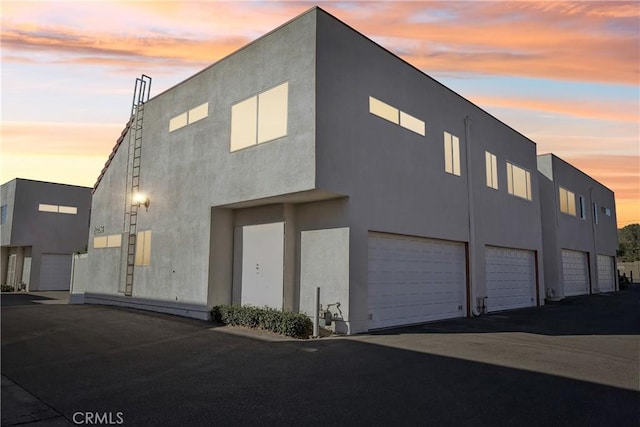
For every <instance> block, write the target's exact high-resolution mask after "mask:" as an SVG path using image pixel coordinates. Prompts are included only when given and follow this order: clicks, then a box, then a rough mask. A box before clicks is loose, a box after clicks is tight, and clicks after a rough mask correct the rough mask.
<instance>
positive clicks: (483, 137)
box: [316, 12, 544, 331]
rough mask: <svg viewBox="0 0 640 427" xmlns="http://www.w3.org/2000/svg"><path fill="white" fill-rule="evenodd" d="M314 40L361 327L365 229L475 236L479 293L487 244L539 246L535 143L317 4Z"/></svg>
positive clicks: (323, 119)
mask: <svg viewBox="0 0 640 427" xmlns="http://www.w3.org/2000/svg"><path fill="white" fill-rule="evenodd" d="M317 43H318V48H317V56H318V59H317V63H318V71H317V103H318V107H317V135H318V136H317V141H318V142H317V154H316V155H317V185H318V188H320V189H323V190H328V191H332V192H336V193H342V194H345V195H347V196H348V202H347V203H348V207H347V209H345V210H344V211H343V217H342V223H343V224H342V225H343V226H348V227H350V232H351V236H350V248H351V251H350V255H351V258H350V260H351V261H350V301H351V307H350V315H351V321H352V323H353V327H354V330H356V331H357V330H364V329H366V321H367V236H368V231H369V230H373V231H382V232H392V233H398V234H407V235H415V236H423V237H431V238H438V239H446V240H453V241H462V242H471V244H472V247H471V248H470V253H471V261H472V265H475V266H476V268H475V272H472V275H471V276H470V280H471V283H472V284H473V289H474V292H473V294H474V295H476V296H484V295H486V289H485V288H486V286H485V283H484V282H485V280H484V277H485V274H486V273H485V271H484V270H485V269H484V251H485V245H497V246H506V247H513V248H519V249H528V250H534V251H537V252H538V253H540V252H541V250H542V238H541V235H540V233H541V226H540V208H539V194H538V191H537V177H536V172H535V171H536V151H535V150H536V148H535V144H534V143H532V142H531V141H530V140H528V139H526V138H525V137H523V136H522V135H520V134H519V133H517V132H515V131H513V130H512V129H511V128H509V127H508V126H505V125H504V124H503V123H501V122H499V121H498V120H496V119H495V118H493V117H491V116H490V115H489V114H487V113H486V112H484V111H482V110H481V109H479V108H478V107H476V106H475V105H473V104H472V103H470V102H469V101H467V100H465V99H464V98H462V97H460V96H458V95H457V94H455V93H453V92H452V91H451V90H449V89H447V88H446V87H444V86H442V85H441V84H439V83H437V82H436V81H434V80H432V79H431V78H429V77H428V76H425V75H424V74H423V73H422V72H421V71H419V70H417V69H415V68H414V67H412V66H410V65H408V64H407V63H405V62H403V61H402V60H400V59H399V58H397V57H396V56H394V55H392V54H390V53H389V52H388V51H386V50H385V49H383V48H381V47H380V46H378V45H376V44H374V43H373V42H371V41H370V40H368V39H367V38H365V37H363V36H362V35H360V34H358V33H357V32H355V31H353V30H352V29H350V28H349V27H347V26H346V25H344V24H342V23H340V22H339V21H337V20H335V19H334V18H332V17H331V16H329V15H327V14H325V13H322V12H321V13H319V15H318V41H317ZM369 96H373V97H375V98H377V99H379V100H381V101H383V102H385V103H388V104H390V105H392V106H394V107H396V108H398V109H400V110H402V111H404V112H406V113H408V114H411V115H413V116H415V117H417V118H418V119H420V120H423V121H424V122H425V123H426V135H425V136H424V137H422V136H421V135H418V134H416V133H413V132H411V131H409V130H406V129H404V128H402V127H400V126H397V125H394V124H392V123H390V122H387V121H385V120H383V119H380V118H379V117H376V116H374V115H372V114H370V113H369ZM467 117H469V118H470V119H471V123H470V127H469V129H467V128H466V126H465V118H467ZM445 131H447V132H449V133H451V134H454V135H455V136H457V137H458V138H459V139H460V152H461V156H460V166H461V171H462V173H461V176H454V175H451V174H448V173H446V172H445V170H444V143H443V133H444V132H445ZM468 145H469V147H468ZM468 148H469V150H468V151H467V149H468ZM485 150H488V151H490V152H492V153H493V154H495V155H496V156H497V160H498V179H499V190H498V191H496V190H493V189H490V188H487V187H486V181H485ZM467 153H469V155H470V157H469V156H468V154H467ZM506 161H510V162H513V163H515V164H516V165H518V166H521V167H523V168H525V169H527V170H528V171H530V173H531V179H532V183H531V184H532V191H533V200H532V201H526V200H522V199H519V198H517V197H514V196H512V195H509V194H507V181H506V180H507V177H506V163H505V162H506ZM468 180H469V181H468ZM470 201H471V203H470ZM470 207H473V209H472V210H470ZM470 212H472V215H473V217H472V219H473V222H474V223H475V226H472V225H471V221H470ZM470 229H473V230H474V233H473V236H472V235H471V234H470ZM541 258H542V257H541V256H540V257H539V259H541ZM538 268H539V270H540V273H541V274H540V278H539V279H540V280H539V281H540V293H541V294H542V293H543V287H544V285H543V279H542V270H543V267H542V265H541V262H540V265H539V266H538ZM541 301H542V299H541Z"/></svg>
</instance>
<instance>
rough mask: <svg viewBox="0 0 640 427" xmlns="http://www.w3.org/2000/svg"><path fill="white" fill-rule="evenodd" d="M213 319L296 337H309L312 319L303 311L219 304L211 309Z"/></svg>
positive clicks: (224, 323)
mask: <svg viewBox="0 0 640 427" xmlns="http://www.w3.org/2000/svg"><path fill="white" fill-rule="evenodd" d="M211 320H213V321H214V322H216V323H220V324H222V325H233V326H246V327H249V328H260V329H265V330H267V331H271V332H275V333H277V334H280V335H286V336H288V337H294V338H308V337H309V335H311V333H312V329H313V324H312V323H311V319H309V317H307V316H306V315H304V314H302V313H294V312H292V311H284V310H283V311H281V310H276V309H274V308H269V307H253V306H250V305H248V306H238V305H217V306H215V307H213V308H212V309H211Z"/></svg>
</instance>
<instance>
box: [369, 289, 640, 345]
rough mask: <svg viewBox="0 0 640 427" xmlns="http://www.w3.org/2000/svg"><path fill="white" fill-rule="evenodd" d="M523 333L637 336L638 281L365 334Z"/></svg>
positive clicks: (639, 317)
mask: <svg viewBox="0 0 640 427" xmlns="http://www.w3.org/2000/svg"><path fill="white" fill-rule="evenodd" d="M494 332H525V333H532V334H541V335H640V284H634V285H630V286H628V287H627V288H625V289H623V290H622V291H619V292H615V293H607V294H595V295H584V296H579V297H572V298H567V299H565V300H562V301H560V302H555V303H547V305H545V306H543V307H539V308H527V309H520V310H512V311H504V312H499V313H493V314H486V315H482V316H479V317H475V318H461V319H453V320H444V321H439V322H430V323H423V324H419V325H413V326H406V327H399V328H393V329H382V330H378V331H372V332H369V333H368V334H369V335H399V334H425V333H428V334H438V333H445V334H456V333H494Z"/></svg>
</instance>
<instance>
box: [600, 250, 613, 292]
mask: <svg viewBox="0 0 640 427" xmlns="http://www.w3.org/2000/svg"><path fill="white" fill-rule="evenodd" d="M598 289H599V290H600V292H613V291H615V277H614V275H613V257H611V256H607V255H598Z"/></svg>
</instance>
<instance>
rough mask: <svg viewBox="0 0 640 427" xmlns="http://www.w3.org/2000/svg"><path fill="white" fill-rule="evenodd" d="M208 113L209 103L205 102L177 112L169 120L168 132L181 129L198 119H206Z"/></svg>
mask: <svg viewBox="0 0 640 427" xmlns="http://www.w3.org/2000/svg"><path fill="white" fill-rule="evenodd" d="M208 115H209V103H208V102H205V103H204V104H200V105H198V106H197V107H194V108H192V109H190V110H189V111H186V112H184V113H182V114H178V115H177V116H175V117H173V118H172V119H171V120H169V132H173V131H175V130H178V129H181V128H183V127H185V126H187V125H190V124H192V123H195V122H197V121H199V120H202V119H206V118H207V116H208Z"/></svg>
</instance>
